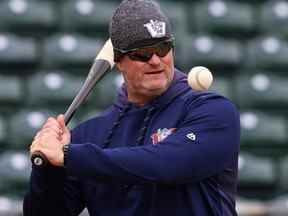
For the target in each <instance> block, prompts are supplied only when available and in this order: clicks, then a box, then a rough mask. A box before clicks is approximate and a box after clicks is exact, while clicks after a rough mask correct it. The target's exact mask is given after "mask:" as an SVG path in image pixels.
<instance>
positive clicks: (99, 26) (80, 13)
mask: <svg viewBox="0 0 288 216" xmlns="http://www.w3.org/2000/svg"><path fill="white" fill-rule="evenodd" d="M116 7H117V4H116V3H113V2H109V1H93V0H71V1H66V2H64V3H63V5H62V7H61V16H62V17H61V25H62V29H63V30H66V31H67V30H78V31H84V32H88V33H91V34H93V35H98V36H105V37H108V26H109V22H110V18H111V16H112V13H113V11H114V10H115V8H116Z"/></svg>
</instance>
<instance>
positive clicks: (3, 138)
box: [0, 115, 7, 151]
mask: <svg viewBox="0 0 288 216" xmlns="http://www.w3.org/2000/svg"><path fill="white" fill-rule="evenodd" d="M6 142H7V122H6V120H5V119H4V118H3V117H2V116H1V115H0V151H1V150H3V149H4V148H3V146H4V144H5V143H6Z"/></svg>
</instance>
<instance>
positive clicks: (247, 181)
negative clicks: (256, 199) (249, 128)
mask: <svg viewBox="0 0 288 216" xmlns="http://www.w3.org/2000/svg"><path fill="white" fill-rule="evenodd" d="M238 179H239V186H240V188H241V187H251V188H261V187H270V186H274V185H275V184H276V182H277V174H276V171H275V163H274V162H273V160H271V159H270V158H264V157H258V156H255V155H251V154H247V153H244V152H242V153H241V154H240V156H239V177H238Z"/></svg>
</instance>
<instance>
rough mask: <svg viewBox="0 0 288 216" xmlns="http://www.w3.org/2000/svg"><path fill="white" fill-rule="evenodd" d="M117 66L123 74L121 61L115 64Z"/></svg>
mask: <svg viewBox="0 0 288 216" xmlns="http://www.w3.org/2000/svg"><path fill="white" fill-rule="evenodd" d="M115 66H116V67H117V69H118V71H119V72H121V73H122V71H123V70H122V69H123V67H122V64H121V61H119V62H115Z"/></svg>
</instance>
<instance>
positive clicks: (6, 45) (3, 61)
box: [0, 33, 38, 70]
mask: <svg viewBox="0 0 288 216" xmlns="http://www.w3.org/2000/svg"><path fill="white" fill-rule="evenodd" d="M37 61H38V53H37V44H36V41H35V39H34V38H27V37H20V36H16V35H13V34H8V33H0V66H1V67H3V68H5V70H7V66H11V67H12V66H21V69H23V68H22V66H26V65H27V66H31V65H35V64H36V63H37Z"/></svg>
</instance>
